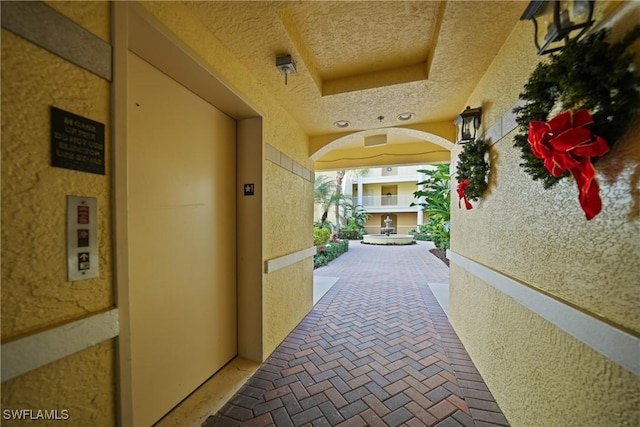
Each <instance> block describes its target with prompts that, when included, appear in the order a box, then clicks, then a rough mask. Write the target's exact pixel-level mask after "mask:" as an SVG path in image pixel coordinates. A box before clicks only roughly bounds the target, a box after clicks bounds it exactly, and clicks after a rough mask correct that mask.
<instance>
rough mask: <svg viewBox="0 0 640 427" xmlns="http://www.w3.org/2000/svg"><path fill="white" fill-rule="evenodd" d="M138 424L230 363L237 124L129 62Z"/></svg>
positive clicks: (133, 326)
mask: <svg viewBox="0 0 640 427" xmlns="http://www.w3.org/2000/svg"><path fill="white" fill-rule="evenodd" d="M128 61H129V62H128V63H129V68H128V71H129V80H128V82H129V93H128V97H127V101H128V107H129V115H128V134H127V146H128V153H129V165H128V172H129V212H130V213H129V255H130V257H129V271H130V298H131V314H130V315H131V349H132V373H133V392H134V405H133V406H134V424H135V425H148V424H150V423H152V422H154V421H157V420H158V419H159V418H160V417H161V416H162V415H164V414H165V413H166V412H167V411H168V410H170V409H171V408H172V407H173V406H174V405H176V404H177V403H179V402H180V400H182V399H183V398H185V397H186V396H187V395H188V394H189V393H190V392H192V391H193V390H194V389H195V388H196V387H197V386H198V385H200V384H201V383H202V382H204V381H205V380H206V379H207V378H208V377H209V376H211V375H212V374H213V373H215V372H216V371H217V370H218V369H220V368H221V367H222V366H223V365H224V364H225V363H226V362H228V361H229V360H230V359H231V358H232V357H233V356H235V355H236V352H237V348H236V345H237V343H236V324H237V321H236V262H235V240H236V223H235V218H236V211H235V198H236V186H235V121H234V120H232V119H231V118H229V117H228V116H226V115H225V114H223V113H222V112H220V111H219V110H217V109H216V108H214V107H213V106H211V105H210V104H208V103H206V102H205V101H203V100H202V99H201V98H199V97H197V96H196V95H194V94H193V93H191V92H190V91H188V90H187V89H185V88H184V87H183V86H181V85H179V84H178V83H176V82H175V81H173V80H171V79H169V78H168V77H166V76H165V75H164V74H162V73H161V72H159V71H158V70H157V69H155V68H153V67H152V66H150V65H149V64H148V63H146V62H144V61H143V60H141V59H140V58H138V57H137V56H135V55H133V54H130V55H129V57H128Z"/></svg>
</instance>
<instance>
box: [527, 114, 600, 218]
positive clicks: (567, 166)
mask: <svg viewBox="0 0 640 427" xmlns="http://www.w3.org/2000/svg"><path fill="white" fill-rule="evenodd" d="M592 124H593V119H592V118H591V114H589V112H588V111H587V110H578V111H576V112H575V113H573V114H571V112H570V111H565V112H564V113H560V114H558V115H557V116H556V117H554V118H552V119H551V120H549V121H548V122H535V121H534V122H531V123H529V137H528V141H529V144H531V151H532V152H533V154H534V155H535V156H536V157H537V158H539V159H543V160H544V166H545V167H546V168H547V170H548V171H549V172H550V173H551V174H552V175H553V176H561V175H562V174H563V173H564V172H565V171H566V170H569V172H571V174H572V175H573V177H574V178H575V180H576V184H577V185H578V191H579V192H580V194H579V196H578V200H579V201H580V207H582V210H583V211H584V213H585V215H586V217H587V220H590V219H591V218H593V217H595V216H596V215H597V214H598V213H600V211H601V210H602V201H601V200H600V187H599V186H598V181H597V180H596V179H595V177H596V170H595V168H594V167H593V164H592V163H591V157H599V156H602V155H604V154H605V153H606V152H607V151H609V146H608V145H607V142H606V141H605V140H604V139H603V138H601V137H599V136H598V135H593V133H592V132H591V130H590V129H588V128H587V126H589V125H592Z"/></svg>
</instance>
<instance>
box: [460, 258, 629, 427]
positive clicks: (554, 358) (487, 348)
mask: <svg viewBox="0 0 640 427" xmlns="http://www.w3.org/2000/svg"><path fill="white" fill-rule="evenodd" d="M450 281H451V283H452V286H451V295H450V300H449V316H450V318H451V319H453V320H454V321H452V323H453V325H454V328H455V330H456V331H457V333H458V334H459V335H461V337H462V339H463V342H464V345H465V347H466V348H467V350H468V351H469V353H470V355H471V357H472V359H473V361H474V362H475V363H476V365H478V368H479V370H480V372H481V374H482V377H483V378H484V379H485V381H486V382H487V385H488V386H489V388H490V389H491V391H492V393H493V395H494V396H495V398H496V400H497V402H498V404H499V405H500V407H501V409H502V410H503V412H504V414H505V416H506V417H507V419H508V420H509V422H510V423H511V425H512V426H514V427H518V426H523V427H529V426H549V427H551V426H575V427H584V426H629V427H631V426H637V425H639V423H640V409H639V408H640V378H639V377H638V376H636V375H634V374H633V373H631V372H629V371H627V370H626V369H624V368H622V367H620V366H619V365H617V364H616V363H614V362H611V361H610V360H608V359H606V358H604V357H603V356H602V355H601V354H599V353H597V352H596V351H594V350H593V349H591V348H590V347H588V346H586V345H585V344H583V343H581V342H580V341H578V340H576V339H575V338H573V337H571V336H570V335H568V334H566V333H564V332H562V331H560V330H559V329H558V328H557V327H555V326H554V325H552V324H551V323H549V322H548V321H546V320H544V319H542V318H541V317H540V316H538V315H536V314H534V313H532V312H531V311H529V310H527V309H526V308H523V307H522V306H521V305H520V304H518V303H517V302H515V301H514V300H513V299H511V298H510V297H508V296H505V295H504V294H503V293H501V292H499V291H497V290H496V289H495V288H493V287H492V286H490V285H489V284H487V283H484V282H483V281H481V280H480V279H478V278H476V277H475V276H473V275H472V274H470V273H468V272H467V271H465V270H463V269H461V268H459V267H456V265H455V264H453V263H452V264H451V270H450ZM454 284H455V285H454Z"/></svg>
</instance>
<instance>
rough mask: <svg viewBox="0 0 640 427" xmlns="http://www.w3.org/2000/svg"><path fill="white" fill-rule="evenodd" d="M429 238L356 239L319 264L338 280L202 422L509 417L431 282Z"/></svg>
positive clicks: (209, 425) (479, 421) (435, 270)
mask: <svg viewBox="0 0 640 427" xmlns="http://www.w3.org/2000/svg"><path fill="white" fill-rule="evenodd" d="M430 247H431V246H428V245H427V244H424V243H421V244H418V245H413V246H405V247H378V246H366V245H359V244H358V243H355V242H352V244H351V248H350V250H349V252H348V253H347V254H345V255H343V256H341V257H340V258H338V259H337V260H335V261H334V262H332V263H331V265H329V266H327V267H324V268H322V269H319V270H317V272H316V274H320V275H327V276H336V277H340V280H339V281H338V282H337V283H336V285H334V287H333V288H332V289H331V290H330V291H329V292H328V293H327V294H326V295H325V296H324V297H323V298H322V300H320V302H319V303H318V304H317V305H316V306H315V307H314V309H313V310H312V312H311V313H310V314H309V315H308V316H307V317H306V318H305V319H304V320H303V321H302V322H301V323H300V324H299V325H298V327H297V328H296V329H295V330H294V331H293V332H292V333H291V334H290V335H289V336H288V337H287V338H286V339H285V340H284V342H283V343H282V344H281V345H280V346H279V347H278V348H277V349H276V350H275V351H274V352H273V354H272V355H271V356H270V357H269V358H268V359H267V360H266V362H265V363H264V364H263V365H262V366H261V367H260V369H259V370H258V371H257V372H256V374H255V375H254V376H253V377H252V378H251V379H250V380H249V381H248V382H247V383H246V384H245V385H244V386H243V387H242V388H241V390H240V391H239V392H238V393H237V394H236V395H235V396H234V397H233V398H232V399H231V400H230V401H229V402H228V403H227V404H226V405H225V406H224V407H223V408H222V409H221V410H220V412H219V413H218V414H216V415H215V416H214V417H210V418H209V419H208V420H207V421H206V422H205V423H204V424H203V427H213V426H239V425H243V426H272V425H275V426H315V427H321V426H399V425H406V426H439V427H444V426H490V425H502V426H504V425H508V423H507V420H506V419H505V417H504V416H503V415H502V413H501V411H500V409H499V407H498V405H497V404H496V403H495V401H494V399H493V396H492V395H491V393H490V392H489V390H488V388H487V386H486V385H485V383H484V381H483V380H482V378H481V377H480V375H479V374H478V372H477V370H476V369H475V367H474V366H473V363H472V362H471V360H470V358H469V356H468V355H467V353H466V351H465V350H464V347H463V346H462V345H461V344H460V341H459V340H458V338H457V336H456V335H455V332H453V329H452V328H451V325H450V324H449V322H448V320H447V317H446V315H445V314H444V313H443V312H442V309H441V308H440V306H439V305H438V303H437V301H436V299H435V298H434V297H433V294H432V293H431V291H430V289H429V287H428V285H427V283H428V281H429V280H432V281H434V282H436V281H437V282H443V281H445V280H448V271H447V267H446V265H444V264H443V263H442V262H441V261H440V260H438V259H437V258H435V257H434V256H433V255H431V254H430V253H429V252H428V248H430ZM442 276H444V277H442ZM283 309H286V308H283Z"/></svg>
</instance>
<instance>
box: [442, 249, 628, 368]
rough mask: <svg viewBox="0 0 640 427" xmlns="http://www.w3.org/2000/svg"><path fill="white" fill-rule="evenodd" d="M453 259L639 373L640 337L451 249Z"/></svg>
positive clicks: (572, 334)
mask: <svg viewBox="0 0 640 427" xmlns="http://www.w3.org/2000/svg"><path fill="white" fill-rule="evenodd" d="M447 256H448V258H449V260H451V262H453V263H455V264H456V265H458V266H460V267H461V268H463V269H465V270H467V271H468V272H469V273H471V274H473V275H474V276H476V277H477V278H479V279H481V280H483V281H484V282H486V283H487V284H489V285H491V286H493V287H494V288H495V289H497V290H498V291H500V292H502V293H503V294H505V295H508V296H509V297H511V298H513V299H514V300H516V301H517V302H518V303H520V304H521V305H523V306H524V307H526V308H527V309H529V310H531V311H532V312H534V313H536V314H537V315H539V316H541V317H542V318H544V319H545V320H547V321H549V322H551V323H552V324H553V325H555V326H557V327H558V328H560V329H561V330H563V331H564V332H566V333H568V334H569V335H571V336H572V337H574V338H576V339H578V340H579V341H581V342H582V343H584V344H586V345H587V346H589V347H591V348H592V349H594V350H595V351H597V352H598V353H600V354H601V355H603V356H604V357H606V358H608V359H610V360H612V361H614V362H615V363H617V364H619V365H620V366H622V367H624V368H625V369H628V370H629V371H631V372H633V373H634V374H636V375H640V339H639V338H637V337H634V336H633V335H630V334H628V333H627V332H624V331H622V330H620V329H618V328H616V327H614V326H612V325H609V324H608V323H605V322H603V321H601V320H599V319H596V318H595V317H592V316H589V315H588V314H586V313H583V312H582V311H579V310H576V309H575V308H573V307H571V306H569V305H567V304H564V303H562V302H561V301H558V300H556V299H554V298H551V297H549V296H547V295H545V294H543V293H540V292H537V291H536V290H534V289H532V288H530V287H528V286H525V285H523V284H522V283H519V282H517V281H515V280H513V279H511V278H509V277H507V276H505V275H503V274H501V273H499V272H497V271H495V270H492V269H490V268H488V267H486V266H484V265H482V264H479V263H477V262H475V261H473V260H471V259H469V258H467V257H465V256H463V255H460V254H458V253H455V252H453V251H451V250H449V251H447Z"/></svg>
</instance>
